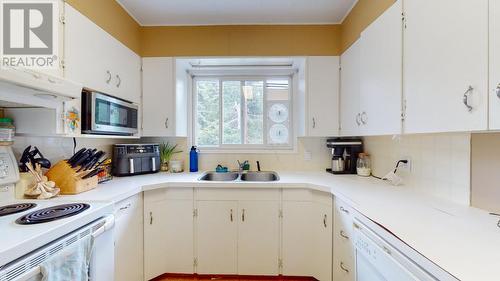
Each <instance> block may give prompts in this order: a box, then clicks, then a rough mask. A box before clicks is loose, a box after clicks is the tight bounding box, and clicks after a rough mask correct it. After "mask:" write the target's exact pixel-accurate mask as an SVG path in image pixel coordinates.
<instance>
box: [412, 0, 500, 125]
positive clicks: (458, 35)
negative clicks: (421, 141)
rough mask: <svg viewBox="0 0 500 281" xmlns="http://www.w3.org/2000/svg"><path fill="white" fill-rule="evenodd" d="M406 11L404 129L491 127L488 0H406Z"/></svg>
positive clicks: (497, 104)
mask: <svg viewBox="0 0 500 281" xmlns="http://www.w3.org/2000/svg"><path fill="white" fill-rule="evenodd" d="M492 2H495V1H492ZM496 2H498V1H496ZM493 6H496V5H495V4H493ZM404 9H405V12H404V14H405V19H406V20H405V36H404V62H405V70H404V94H405V99H406V114H405V115H406V116H405V132H406V133H426V132H451V131H474V130H485V129H487V120H488V117H487V107H488V106H487V102H488V99H487V91H488V90H487V88H488V80H487V79H488V0H475V1H471V0H440V1H434V0H405V5H404ZM497 9H498V8H497ZM497 15H498V13H497ZM493 18H494V17H493ZM494 20H496V19H494ZM498 31H499V30H496V33H498ZM492 32H493V33H495V31H494V30H493V31H492ZM493 40H494V38H493ZM492 43H493V44H494V41H493V42H492ZM495 47H496V49H498V47H499V46H498V45H496V46H495ZM497 69H498V68H497ZM497 83H498V81H497ZM493 102H494V103H496V105H492V107H493V106H498V107H500V105H499V104H500V103H498V99H497V100H495V99H494V100H493Z"/></svg>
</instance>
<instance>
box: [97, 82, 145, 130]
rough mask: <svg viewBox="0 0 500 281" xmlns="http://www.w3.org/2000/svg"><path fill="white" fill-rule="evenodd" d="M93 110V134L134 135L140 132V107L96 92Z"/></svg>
mask: <svg viewBox="0 0 500 281" xmlns="http://www.w3.org/2000/svg"><path fill="white" fill-rule="evenodd" d="M91 109H92V113H91V122H92V131H91V133H95V134H113V135H133V134H135V133H137V132H138V129H137V127H138V118H137V115H138V106H137V105H135V104H132V103H129V102H126V101H123V100H120V99H116V98H113V97H110V96H107V95H104V94H100V93H95V92H94V93H92V100H91Z"/></svg>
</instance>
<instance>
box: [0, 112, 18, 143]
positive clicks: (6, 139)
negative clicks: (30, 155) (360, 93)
mask: <svg viewBox="0 0 500 281" xmlns="http://www.w3.org/2000/svg"><path fill="white" fill-rule="evenodd" d="M15 132H16V127H14V124H13V122H12V119H11V118H0V145H12V144H13V143H14V134H15Z"/></svg>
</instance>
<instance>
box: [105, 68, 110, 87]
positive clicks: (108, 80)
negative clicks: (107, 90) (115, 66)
mask: <svg viewBox="0 0 500 281" xmlns="http://www.w3.org/2000/svg"><path fill="white" fill-rule="evenodd" d="M106 74H108V79H106V84H109V82H111V71H109V70H106Z"/></svg>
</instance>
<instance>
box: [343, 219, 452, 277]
mask: <svg viewBox="0 0 500 281" xmlns="http://www.w3.org/2000/svg"><path fill="white" fill-rule="evenodd" d="M388 238H389V239H388ZM388 240H392V241H390V242H389V241H388ZM353 241H354V246H355V257H356V281H436V280H442V281H445V280H446V281H458V279H456V278H455V277H454V276H452V275H450V274H449V273H448V272H446V271H444V270H443V269H441V268H439V267H438V266H437V265H435V264H434V263H432V262H431V261H430V260H428V259H426V258H425V257H423V256H422V255H421V254H419V253H418V252H416V251H415V250H413V249H412V248H411V247H409V246H408V245H406V244H404V243H403V242H402V241H401V240H399V239H397V237H395V236H394V235H392V234H391V233H390V232H388V231H387V230H385V229H384V228H383V227H381V226H379V225H377V224H376V223H374V222H372V221H370V220H369V219H367V218H366V217H365V218H363V221H361V219H360V218H358V217H356V218H355V219H354V240H353Z"/></svg>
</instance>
